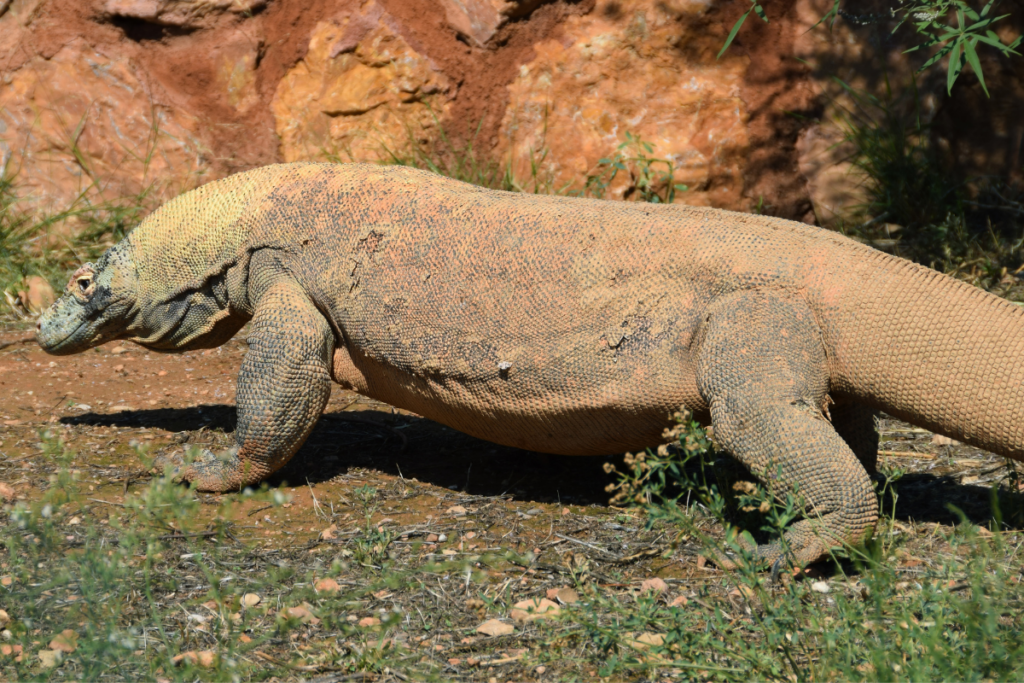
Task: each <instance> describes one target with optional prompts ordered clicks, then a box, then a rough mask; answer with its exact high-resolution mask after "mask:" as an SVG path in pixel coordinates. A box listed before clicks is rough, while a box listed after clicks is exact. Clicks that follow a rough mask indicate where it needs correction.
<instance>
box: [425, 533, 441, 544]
mask: <svg viewBox="0 0 1024 683" xmlns="http://www.w3.org/2000/svg"><path fill="white" fill-rule="evenodd" d="M437 538H438V537H437V534H427V537H426V538H425V539H424V540H425V541H426V542H427V543H437Z"/></svg>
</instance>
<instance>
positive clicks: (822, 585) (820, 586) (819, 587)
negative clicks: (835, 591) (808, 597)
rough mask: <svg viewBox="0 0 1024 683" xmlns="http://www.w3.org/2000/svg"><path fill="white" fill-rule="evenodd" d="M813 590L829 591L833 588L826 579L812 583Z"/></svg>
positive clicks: (818, 591)
mask: <svg viewBox="0 0 1024 683" xmlns="http://www.w3.org/2000/svg"><path fill="white" fill-rule="evenodd" d="M811 590H812V591H814V592H815V593H828V592H829V591H830V590H832V589H831V588H829V585H828V584H827V583H825V582H824V581H815V582H814V583H812V584H811Z"/></svg>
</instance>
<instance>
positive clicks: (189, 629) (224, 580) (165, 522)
mask: <svg viewBox="0 0 1024 683" xmlns="http://www.w3.org/2000/svg"><path fill="white" fill-rule="evenodd" d="M40 449H41V456H40V457H43V458H47V459H50V460H52V461H54V462H55V464H57V465H58V469H57V474H55V475H54V476H53V477H51V481H50V483H49V487H48V489H47V490H46V492H45V494H44V495H43V496H42V497H41V498H40V499H38V500H34V501H33V502H31V503H21V502H19V503H16V504H14V505H13V506H11V505H9V506H7V508H6V510H5V513H6V514H5V517H6V518H7V523H6V524H5V525H4V541H3V543H4V547H3V555H2V557H0V605H2V606H3V608H4V609H5V614H4V615H0V622H2V623H0V628H2V630H0V678H2V679H3V680H64V679H71V680H90V681H93V680H154V679H164V680H176V681H186V680H187V681H194V680H200V679H202V680H217V681H224V680H242V679H251V678H253V677H256V678H263V677H269V676H273V675H275V674H277V675H280V674H286V673H288V672H290V671H294V666H295V665H293V664H290V663H286V660H288V659H290V657H289V656H287V655H283V657H284V660H285V661H282V660H278V659H277V658H275V657H274V656H273V655H270V654H268V653H266V652H263V650H274V649H275V647H276V648H277V649H280V646H281V645H282V644H285V643H289V642H292V640H293V639H292V638H291V636H293V635H298V634H301V633H304V632H306V631H307V629H308V628H309V624H310V623H311V622H314V621H315V623H316V624H320V623H321V622H322V624H323V627H324V628H329V629H331V630H333V631H334V632H335V633H337V634H339V635H342V636H344V635H346V634H350V633H353V632H354V631H355V630H356V627H355V625H354V624H352V623H350V621H348V620H346V619H345V617H346V616H347V612H348V610H349V609H350V608H351V606H352V602H351V601H353V600H355V601H356V604H359V603H358V600H359V598H360V596H361V595H362V594H364V593H366V592H368V591H370V590H375V589H376V587H375V586H374V583H373V582H372V581H371V582H367V584H366V586H364V587H362V588H361V589H359V590H355V591H350V592H328V593H318V592H316V591H315V590H314V589H313V584H314V582H315V580H316V577H315V576H310V575H309V574H305V573H297V572H296V571H295V570H294V569H293V568H292V566H291V565H290V564H289V563H288V562H287V561H284V560H274V559H272V558H268V557H265V556H262V555H261V554H260V553H259V552H258V551H256V550H254V549H251V548H248V547H246V546H245V545H244V544H241V543H239V542H238V539H237V538H236V537H235V534H234V529H235V524H236V523H235V522H233V521H232V519H233V518H234V516H235V515H234V507H235V506H236V505H239V504H245V503H253V504H257V505H258V506H259V507H262V508H266V507H268V506H280V505H282V504H284V503H285V502H286V501H285V497H284V495H283V494H282V493H280V492H279V491H276V490H275V491H269V490H266V489H264V490H261V491H257V492H253V491H251V490H249V491H246V492H244V493H242V494H238V495H236V496H226V497H224V498H223V499H222V502H221V504H220V506H219V508H218V509H217V511H216V513H215V514H214V515H212V521H209V522H208V523H206V524H201V522H200V520H201V519H208V520H209V519H211V515H210V514H209V511H206V512H205V513H203V512H201V510H200V508H201V505H200V502H199V500H198V499H197V497H196V493H195V491H194V490H193V489H191V488H189V487H185V486H181V485H180V484H176V483H174V482H173V481H172V479H171V476H170V472H169V471H168V472H165V473H164V475H163V476H155V477H153V478H151V479H150V480H149V481H148V483H147V484H146V485H145V487H144V488H142V489H141V491H139V492H138V493H137V494H135V495H127V496H125V498H124V503H116V502H109V501H103V500H99V499H93V498H90V497H89V494H88V493H87V492H85V491H83V490H82V489H81V488H80V486H79V483H78V481H79V476H78V472H77V470H75V469H74V468H75V465H76V456H75V455H74V454H73V453H72V452H70V451H69V450H67V449H66V448H65V447H64V445H63V444H62V443H61V442H60V441H59V440H58V439H57V438H56V437H55V436H54V435H53V434H51V433H49V432H45V431H44V432H43V433H41V435H40ZM138 455H139V456H140V457H145V452H144V451H143V450H141V449H140V450H139V452H138ZM338 562H339V561H338V560H336V561H335V562H334V563H333V564H331V566H330V567H329V568H323V569H321V577H323V576H328V577H329V576H331V575H335V574H337V573H338V572H339V571H341V570H342V568H343V567H342V565H340V564H338ZM389 580H390V583H391V584H394V585H398V584H401V582H402V580H401V579H400V578H399V577H397V576H392V577H390V578H389ZM247 595H248V596H252V595H256V596H261V599H260V600H259V602H257V603H255V604H254V603H253V601H252V600H250V599H243V598H245V597H246V596H247ZM316 614H319V617H317V616H315V615H316ZM394 619H395V617H394V615H391V616H387V615H385V619H383V620H382V621H384V622H387V623H384V627H385V628H386V627H388V626H389V625H390V624H391V622H393V621H394ZM247 634H248V635H247ZM304 637H308V636H304ZM398 654H399V653H398V651H397V649H395V647H394V646H392V645H388V646H387V647H385V648H384V649H383V650H382V649H381V648H380V647H375V646H374V645H373V643H372V642H371V643H370V644H369V645H366V644H364V645H363V646H359V647H357V646H355V645H353V646H351V647H340V646H337V647H336V646H334V644H333V641H332V642H331V643H329V644H328V645H327V646H326V647H325V648H324V649H323V650H318V651H317V652H316V655H317V658H318V660H317V663H316V666H310V667H309V668H310V670H317V667H318V666H323V667H324V668H326V669H327V670H330V671H341V672H347V671H363V672H370V671H380V670H381V669H382V668H383V667H384V666H385V664H386V663H387V662H391V664H392V665H394V663H395V660H394V658H395V657H396V656H398ZM300 668H301V667H300Z"/></svg>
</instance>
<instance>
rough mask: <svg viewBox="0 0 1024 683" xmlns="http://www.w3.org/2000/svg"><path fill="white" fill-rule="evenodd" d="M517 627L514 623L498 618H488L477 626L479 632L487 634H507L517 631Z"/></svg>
mask: <svg viewBox="0 0 1024 683" xmlns="http://www.w3.org/2000/svg"><path fill="white" fill-rule="evenodd" d="M515 630H516V629H515V627H514V626H513V625H512V624H506V623H505V622H503V621H499V620H498V619H488V620H487V621H485V622H483V623H482V624H480V625H479V626H477V627H476V632H477V633H482V634H484V635H485V636H491V637H494V636H507V635H509V634H510V633H514V632H515Z"/></svg>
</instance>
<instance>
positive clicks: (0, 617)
mask: <svg viewBox="0 0 1024 683" xmlns="http://www.w3.org/2000/svg"><path fill="white" fill-rule="evenodd" d="M9 623H11V617H10V616H9V615H8V614H7V610H2V609H0V628H4V627H5V626H7V624H9Z"/></svg>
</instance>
